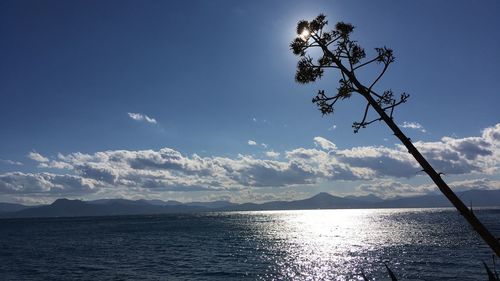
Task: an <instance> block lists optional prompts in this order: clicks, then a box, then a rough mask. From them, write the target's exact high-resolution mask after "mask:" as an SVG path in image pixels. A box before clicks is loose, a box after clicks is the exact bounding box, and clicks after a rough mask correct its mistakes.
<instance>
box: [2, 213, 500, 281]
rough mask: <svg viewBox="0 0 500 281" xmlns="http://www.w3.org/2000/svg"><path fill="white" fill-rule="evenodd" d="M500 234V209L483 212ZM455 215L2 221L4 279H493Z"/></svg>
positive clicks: (478, 244)
mask: <svg viewBox="0 0 500 281" xmlns="http://www.w3.org/2000/svg"><path fill="white" fill-rule="evenodd" d="M477 214H478V216H479V217H480V218H481V219H482V220H483V221H484V222H485V224H486V225H487V226H488V227H489V228H490V229H491V230H492V231H493V232H494V233H495V234H496V235H497V236H500V235H498V234H500V220H499V218H500V210H498V209H489V210H480V211H477ZM482 260H484V261H487V262H489V263H490V264H491V252H490V251H489V249H488V248H487V246H486V245H485V244H484V243H483V242H482V241H481V240H480V239H479V237H478V236H477V235H476V234H475V233H474V232H473V231H472V229H471V228H470V227H469V226H468V225H467V224H466V222H465V220H464V219H463V218H462V217H461V216H460V215H459V214H458V213H457V212H456V211H454V210H452V209H383V210H308V211H265V212H232V213H199V214H179V215H158V216H121V217H87V218H48V219H47V218H44V219H3V220H0V280H75V279H78V280H361V278H360V275H359V273H360V272H361V270H364V271H365V273H366V274H367V275H369V276H371V277H372V278H374V279H375V280H388V277H387V273H386V271H385V268H384V267H383V263H384V262H386V263H387V264H389V265H390V267H391V268H392V269H393V271H394V272H395V273H396V275H398V277H399V278H400V279H401V280H486V274H485V271H484V268H483V267H482V264H481V261H482Z"/></svg>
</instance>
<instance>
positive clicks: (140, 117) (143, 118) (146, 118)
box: [127, 112, 157, 124]
mask: <svg viewBox="0 0 500 281" xmlns="http://www.w3.org/2000/svg"><path fill="white" fill-rule="evenodd" d="M127 114H128V116H129V117H130V118H132V119H134V120H136V121H145V122H148V123H151V124H156V123H157V122H156V119H154V118H153V117H149V116H147V115H145V114H141V113H131V112H128V113H127Z"/></svg>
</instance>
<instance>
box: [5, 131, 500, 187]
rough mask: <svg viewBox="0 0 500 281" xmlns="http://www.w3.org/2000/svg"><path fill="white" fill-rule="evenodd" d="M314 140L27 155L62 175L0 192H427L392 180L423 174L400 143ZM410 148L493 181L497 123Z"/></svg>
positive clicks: (448, 170)
mask: <svg viewBox="0 0 500 281" xmlns="http://www.w3.org/2000/svg"><path fill="white" fill-rule="evenodd" d="M313 141H314V146H313V147H310V148H303V147H301V148H296V149H293V150H289V151H284V152H283V153H278V152H275V151H267V152H266V153H265V155H266V157H264V158H256V157H254V156H250V155H241V154H240V155H238V156H236V157H233V158H230V157H218V156H210V157H201V156H199V155H197V154H192V155H184V154H182V153H181V152H179V151H177V150H174V149H172V148H162V149H159V150H108V151H100V152H96V153H92V154H86V153H80V152H75V153H70V154H65V155H64V154H59V155H57V157H50V158H49V157H46V156H43V155H41V154H40V153H37V152H30V153H29V154H28V157H29V158H30V159H32V160H34V161H36V162H38V167H39V168H40V169H44V168H51V169H60V170H61V174H53V173H46V172H40V173H21V172H14V173H5V174H0V192H1V193H4V194H20V193H25V194H31V193H45V194H64V193H68V194H75V193H94V192H98V191H99V190H104V189H118V190H128V191H133V192H136V193H144V192H165V191H186V192H188V191H207V190H208V191H216V190H226V191H231V190H243V189H245V188H254V187H257V188H280V187H291V186H307V185H315V184H317V183H320V182H331V181H371V182H373V184H371V183H370V184H369V185H361V186H360V187H359V189H358V191H360V192H371V193H376V194H378V193H379V192H382V193H384V194H386V193H391V194H400V193H401V194H402V193H405V194H415V193H419V192H428V191H429V190H430V189H428V188H426V187H419V188H417V189H415V187H414V186H410V185H404V184H400V183H397V180H398V179H409V178H413V177H415V176H419V175H423V173H421V172H420V168H419V166H418V164H417V163H416V161H415V160H414V159H413V158H412V156H411V155H410V154H409V153H408V152H407V151H406V149H405V148H404V147H403V146H401V145H395V146H393V147H386V146H359V147H352V148H348V149H341V148H339V147H337V145H335V144H334V143H333V142H331V141H330V140H328V139H326V138H323V137H315V138H314V140H313ZM415 146H417V147H418V148H419V149H420V151H421V152H422V153H423V154H424V155H425V157H426V158H427V159H428V160H429V162H431V164H432V165H433V166H434V167H435V168H436V170H438V171H439V172H443V173H445V174H447V175H464V174H477V175H479V174H480V175H495V174H497V173H498V171H499V163H500V161H499V160H500V124H497V125H495V126H493V127H488V128H486V129H484V130H483V131H482V133H481V135H480V136H476V137H467V138H451V137H444V138H442V139H440V140H439V141H435V142H422V141H419V142H415ZM278 156H281V157H280V158H278ZM278 159H279V160H278ZM495 184H496V185H495ZM495 184H493V185H492V184H491V182H489V183H484V182H483V184H482V185H481V186H487V187H488V188H492V187H495V188H497V187H498V184H497V183H495ZM477 185H480V183H478V182H463V183H461V184H460V185H459V187H460V188H465V187H466V186H467V187H470V186H477ZM429 188H431V187H429Z"/></svg>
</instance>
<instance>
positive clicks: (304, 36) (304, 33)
mask: <svg viewBox="0 0 500 281" xmlns="http://www.w3.org/2000/svg"><path fill="white" fill-rule="evenodd" d="M310 35H311V32H310V31H309V29H307V28H304V29H303V30H302V33H300V35H299V37H300V38H301V39H302V40H304V41H306V40H307V39H309V36H310Z"/></svg>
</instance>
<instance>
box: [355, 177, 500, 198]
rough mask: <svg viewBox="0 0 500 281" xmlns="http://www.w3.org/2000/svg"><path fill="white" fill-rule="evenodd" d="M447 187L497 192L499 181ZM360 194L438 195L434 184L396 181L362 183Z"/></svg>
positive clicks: (454, 183) (458, 182) (389, 196)
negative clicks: (413, 183)
mask: <svg viewBox="0 0 500 281" xmlns="http://www.w3.org/2000/svg"><path fill="white" fill-rule="evenodd" d="M448 186H449V187H450V188H451V189H453V190H454V191H455V192H461V191H466V190H474V189H480V190H499V189H500V181H499V180H493V179H487V178H480V179H471V180H461V181H452V182H449V183H448ZM356 191H358V192H359V193H361V194H374V195H376V196H378V197H381V198H393V197H398V196H417V195H425V194H430V193H432V194H440V193H439V190H438V189H437V188H436V186H435V185H434V184H421V185H411V184H408V183H401V182H398V181H394V180H390V179H384V180H376V181H373V182H370V183H364V184H361V185H359V186H358V187H357V188H356Z"/></svg>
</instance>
